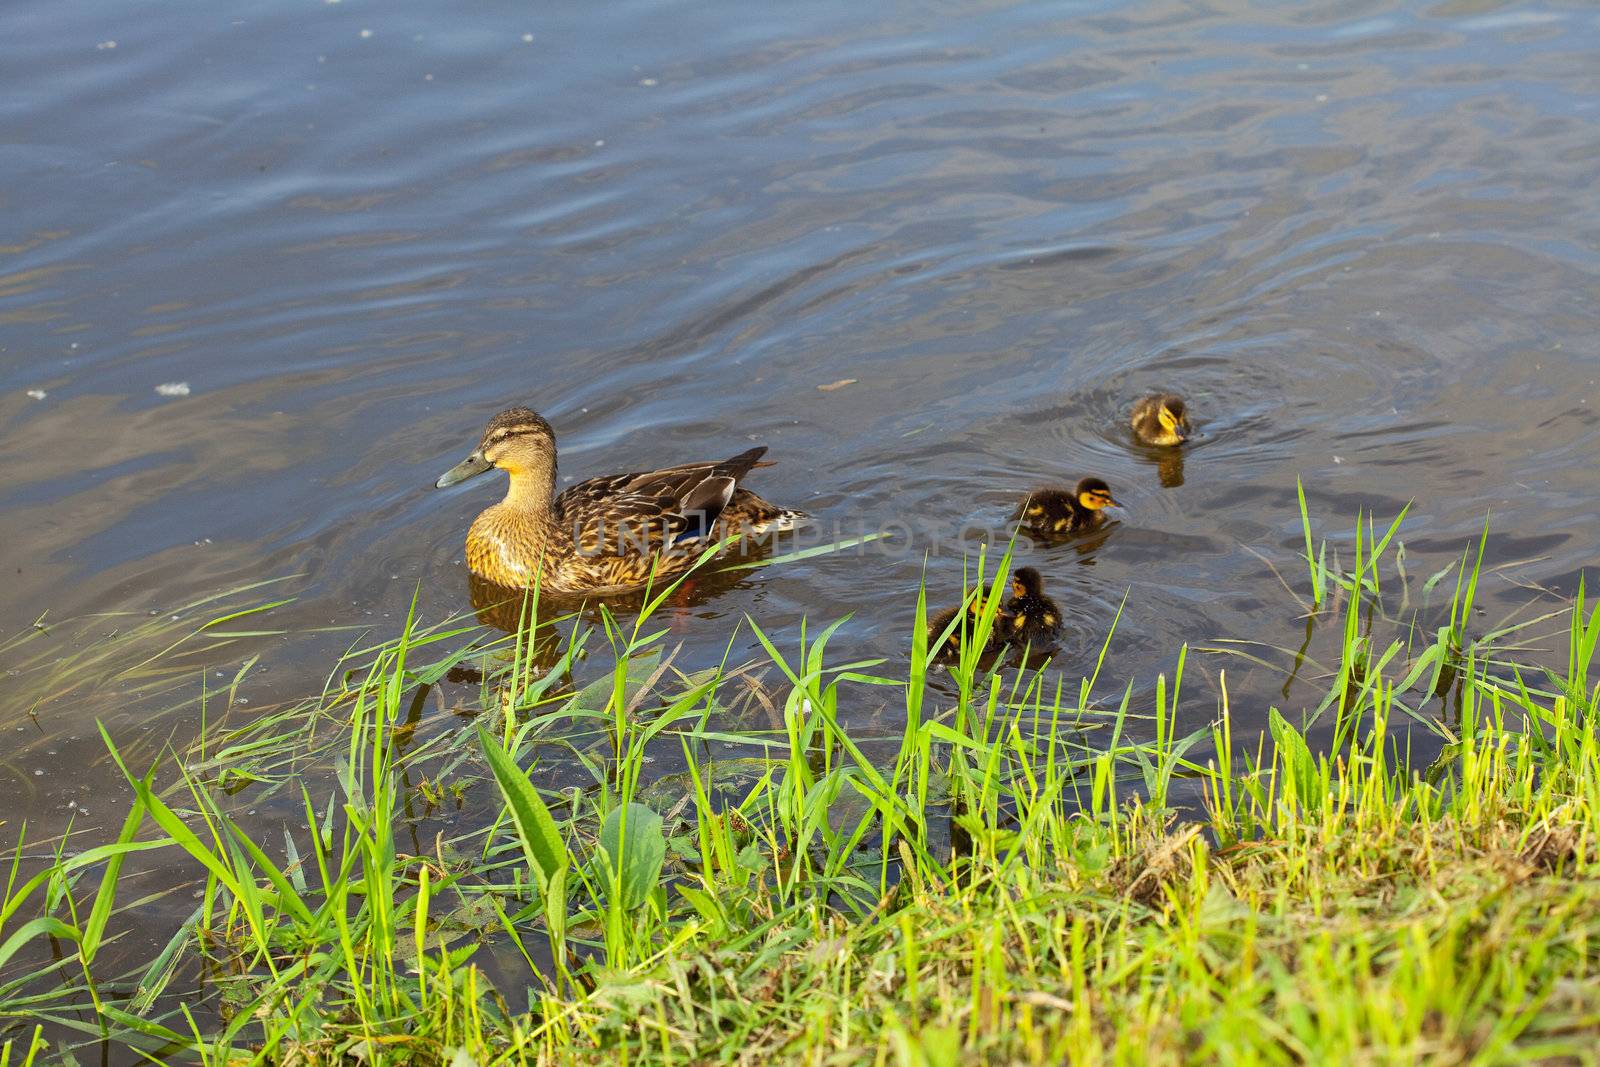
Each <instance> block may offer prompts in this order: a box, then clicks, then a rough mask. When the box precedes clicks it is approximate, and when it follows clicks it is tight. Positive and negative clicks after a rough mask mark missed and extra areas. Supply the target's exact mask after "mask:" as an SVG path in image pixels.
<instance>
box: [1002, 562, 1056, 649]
mask: <svg viewBox="0 0 1600 1067" xmlns="http://www.w3.org/2000/svg"><path fill="white" fill-rule="evenodd" d="M1001 615H1002V617H1003V618H1004V620H1005V623H1006V639H1007V640H1008V641H1010V642H1011V643H1012V644H1013V645H1016V646H1017V647H1018V648H1025V647H1027V646H1029V645H1032V646H1033V647H1034V648H1036V649H1037V648H1043V647H1044V646H1045V645H1047V644H1049V643H1050V640H1051V638H1053V637H1055V636H1056V635H1057V634H1059V633H1060V632H1061V609H1060V608H1058V607H1056V602H1055V601H1054V600H1051V599H1050V598H1049V597H1047V596H1045V595H1044V578H1043V577H1042V576H1041V575H1040V574H1039V572H1038V571H1037V570H1035V569H1034V568H1032V567H1022V568H1019V569H1018V570H1017V571H1016V572H1015V573H1014V574H1012V575H1011V599H1009V600H1007V601H1006V602H1005V606H1004V607H1003V608H1001Z"/></svg>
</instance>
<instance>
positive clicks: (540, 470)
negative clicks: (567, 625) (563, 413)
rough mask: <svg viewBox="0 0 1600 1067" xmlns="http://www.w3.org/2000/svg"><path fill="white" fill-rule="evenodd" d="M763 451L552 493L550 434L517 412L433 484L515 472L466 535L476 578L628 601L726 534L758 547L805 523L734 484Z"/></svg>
mask: <svg viewBox="0 0 1600 1067" xmlns="http://www.w3.org/2000/svg"><path fill="white" fill-rule="evenodd" d="M766 452H767V449H766V447H765V446H760V447H756V448H750V449H746V450H745V451H743V452H740V453H739V454H738V455H736V456H732V457H730V458H728V459H725V460H719V461H715V462H706V463H685V464H683V465H681V466H677V467H664V468H662V469H660V470H652V471H640V472H635V473H632V474H613V475H608V476H604V477H600V478H590V479H588V480H587V481H582V482H579V483H578V484H577V485H574V486H572V487H570V488H568V489H566V490H565V491H563V492H561V493H559V494H557V492H556V437H555V430H554V429H553V428H552V427H551V425H550V423H549V422H547V421H546V420H545V419H544V417H543V416H541V415H539V414H538V413H537V412H535V411H532V410H531V409H529V408H525V407H513V408H507V409H506V410H505V411H502V412H500V413H499V414H498V415H496V416H494V418H492V419H490V420H489V424H488V425H487V426H485V427H484V430H483V435H482V437H481V438H480V439H479V441H478V446H477V447H476V448H475V449H473V450H472V453H471V454H470V455H468V456H467V458H466V459H464V460H462V461H461V462H460V463H457V464H456V465H455V466H454V467H451V468H450V469H449V470H448V471H446V472H445V473H444V474H442V475H440V476H439V479H438V481H436V482H435V483H434V485H435V487H436V488H439V489H444V488H447V487H449V486H452V485H457V484H459V483H461V482H464V481H466V480H467V479H469V478H475V477H477V476H479V475H481V474H485V473H487V472H489V471H491V470H495V469H497V468H498V469H500V470H503V471H505V472H506V473H507V474H508V475H510V485H509V486H508V487H507V490H506V495H505V499H503V500H501V501H500V503H498V504H495V505H492V506H491V507H489V508H486V509H485V510H484V511H483V512H482V513H481V514H480V515H478V517H477V518H476V519H474V520H473V522H472V526H471V527H470V528H469V529H468V530H467V553H466V558H467V568H468V569H469V570H470V571H471V572H472V573H473V574H474V575H476V576H478V577H479V578H482V579H485V580H487V581H490V582H493V583H495V584H497V585H500V586H504V587H507V588H510V589H533V588H537V589H539V590H540V591H541V592H547V593H552V594H557V595H560V594H569V595H571V594H608V593H626V592H629V591H633V590H637V589H640V588H643V587H645V586H647V585H650V584H652V583H658V582H660V581H662V580H663V579H671V578H673V577H676V576H678V575H680V574H683V573H684V572H685V571H687V570H689V569H690V568H691V567H693V566H694V565H695V563H696V562H697V561H698V560H699V559H700V557H701V555H703V554H704V552H705V550H706V548H708V547H710V546H712V545H715V544H717V543H718V542H719V541H722V540H723V539H725V538H727V537H729V536H730V535H732V534H735V533H738V534H741V535H742V537H741V540H743V539H744V538H761V537H764V536H766V535H770V534H774V533H778V532H781V531H784V530H791V529H794V528H795V527H796V526H798V525H800V524H801V523H802V522H803V521H804V520H805V519H806V518H807V516H806V515H805V513H804V512H800V511H796V510H794V509H792V508H782V507H779V506H777V505H776V504H772V503H769V502H768V501H766V500H763V499H762V498H761V497H759V496H757V495H756V494H755V493H753V492H751V491H750V490H749V489H746V488H744V486H743V485H741V484H740V482H741V480H742V479H743V478H744V477H745V476H746V475H747V474H749V473H750V471H751V470H752V469H753V468H754V467H756V465H757V463H758V461H759V460H760V459H761V457H762V456H764V455H765V454H766Z"/></svg>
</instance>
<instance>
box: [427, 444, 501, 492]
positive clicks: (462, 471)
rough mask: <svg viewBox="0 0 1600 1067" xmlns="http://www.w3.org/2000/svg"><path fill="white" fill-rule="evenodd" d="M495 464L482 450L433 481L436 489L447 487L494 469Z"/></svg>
mask: <svg viewBox="0 0 1600 1067" xmlns="http://www.w3.org/2000/svg"><path fill="white" fill-rule="evenodd" d="M493 469H494V464H493V463H490V462H489V461H488V460H486V459H484V458H483V453H482V452H474V453H473V454H472V455H470V456H468V457H467V458H466V459H464V460H462V461H461V462H460V463H457V464H456V465H455V466H454V467H451V468H450V469H449V470H447V471H445V472H444V473H443V474H441V475H439V480H438V481H436V482H434V483H433V487H434V488H435V489H447V488H449V487H450V486H452V485H455V484H456V483H458V482H464V481H466V480H467V479H468V478H475V477H477V476H478V475H480V474H482V473H483V472H484V471H487V470H493Z"/></svg>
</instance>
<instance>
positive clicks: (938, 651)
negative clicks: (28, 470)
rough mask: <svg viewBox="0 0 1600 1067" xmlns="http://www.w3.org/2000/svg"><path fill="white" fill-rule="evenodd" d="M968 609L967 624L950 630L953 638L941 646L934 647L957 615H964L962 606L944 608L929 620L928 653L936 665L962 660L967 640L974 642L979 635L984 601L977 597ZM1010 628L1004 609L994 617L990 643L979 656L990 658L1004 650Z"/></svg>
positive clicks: (990, 630)
mask: <svg viewBox="0 0 1600 1067" xmlns="http://www.w3.org/2000/svg"><path fill="white" fill-rule="evenodd" d="M966 609H967V619H966V622H964V623H960V624H958V625H957V626H956V628H955V629H954V630H951V631H950V636H949V637H948V638H946V639H945V640H944V641H943V642H942V643H940V644H938V645H935V644H934V642H935V641H937V640H938V639H939V635H940V634H942V633H944V630H945V627H947V626H949V625H950V624H951V623H952V622H954V621H955V618H956V616H957V615H958V614H960V613H961V607H960V605H957V606H956V607H953V608H945V609H944V610H943V611H941V612H939V614H937V615H935V616H934V617H933V618H932V619H929V620H928V652H929V658H930V659H931V660H932V661H933V662H935V663H954V662H955V661H956V660H958V659H960V658H961V648H962V645H963V643H964V641H967V640H971V639H972V637H973V636H974V634H975V633H976V632H977V629H978V619H979V616H980V615H981V614H982V613H983V598H982V597H981V596H974V597H973V598H972V599H971V600H969V601H967V604H966ZM1011 629H1012V627H1011V622H1010V620H1009V619H1008V618H1006V616H1005V612H1004V610H1003V609H1002V611H1001V612H1000V613H999V614H997V615H996V616H995V619H994V624H993V625H992V626H991V627H990V628H989V640H988V642H987V643H985V644H984V646H983V651H982V652H981V653H980V655H983V656H987V655H989V654H991V653H994V652H998V651H1000V650H1001V649H1002V648H1004V647H1005V646H1006V642H1007V641H1008V640H1010V636H1011ZM963 631H964V632H963Z"/></svg>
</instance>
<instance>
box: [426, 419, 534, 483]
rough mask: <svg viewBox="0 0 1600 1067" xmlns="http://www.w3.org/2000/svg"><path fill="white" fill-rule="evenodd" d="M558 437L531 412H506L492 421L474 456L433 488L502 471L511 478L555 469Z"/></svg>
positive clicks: (440, 479) (447, 473)
mask: <svg viewBox="0 0 1600 1067" xmlns="http://www.w3.org/2000/svg"><path fill="white" fill-rule="evenodd" d="M555 452H556V434H555V431H554V430H552V429H551V428H550V424H549V423H548V422H546V421H544V419H543V418H542V417H541V416H540V415H539V414H538V413H536V412H534V411H531V410H529V409H528V408H507V409H506V410H505V411H502V412H501V413H500V414H498V415H496V416H495V417H494V418H492V419H490V420H489V425H487V426H485V427H484V428H483V437H482V438H480V439H479V441H478V447H477V448H475V449H473V451H472V455H470V456H468V457H467V458H466V459H464V460H462V461H461V462H460V463H457V464H456V465H455V466H454V467H451V468H450V469H449V470H447V471H445V472H444V473H443V474H441V475H440V476H439V480H438V481H436V482H434V483H433V484H434V487H435V488H437V489H443V488H445V487H446V486H451V485H455V484H457V483H459V482H464V481H466V480H467V479H468V478H472V477H475V476H477V475H479V474H482V473H483V472H484V471H487V470H492V469H493V468H495V467H499V468H500V469H501V470H504V471H508V472H510V473H511V474H518V473H520V472H522V471H527V470H533V469H535V468H538V467H545V468H549V469H553V468H554V466H555Z"/></svg>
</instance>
